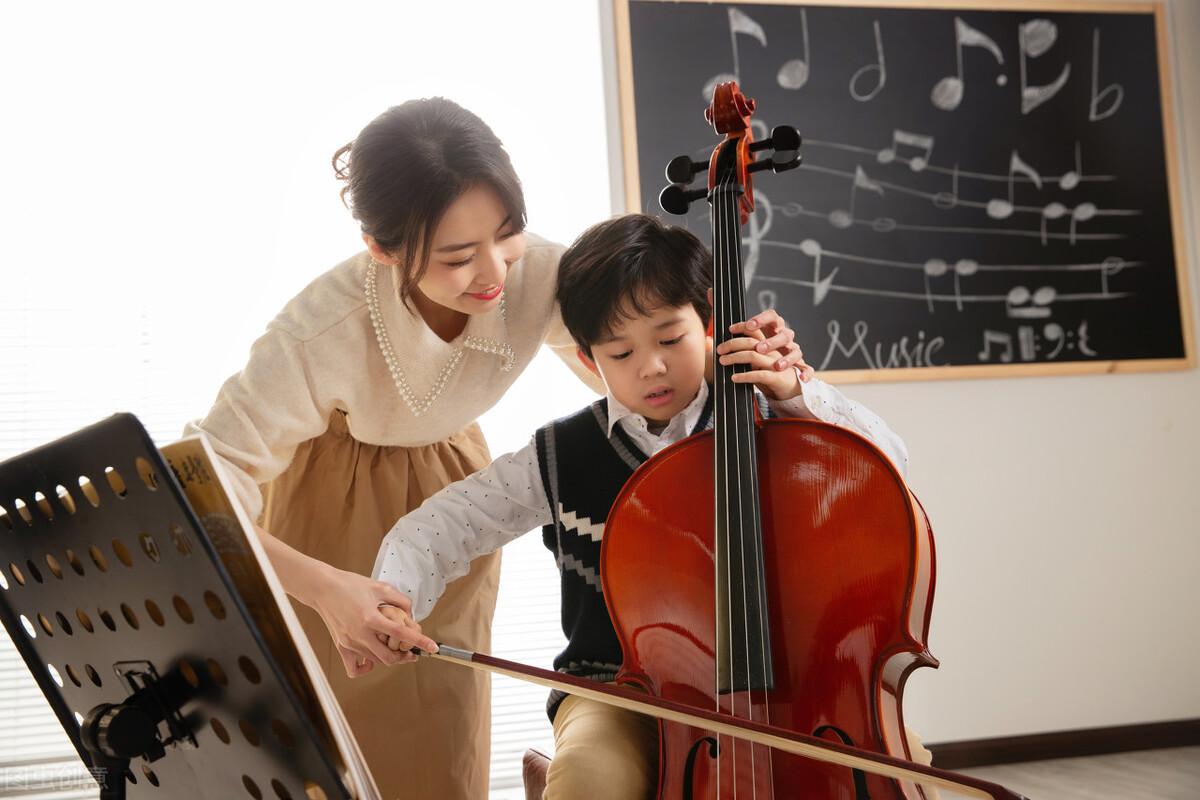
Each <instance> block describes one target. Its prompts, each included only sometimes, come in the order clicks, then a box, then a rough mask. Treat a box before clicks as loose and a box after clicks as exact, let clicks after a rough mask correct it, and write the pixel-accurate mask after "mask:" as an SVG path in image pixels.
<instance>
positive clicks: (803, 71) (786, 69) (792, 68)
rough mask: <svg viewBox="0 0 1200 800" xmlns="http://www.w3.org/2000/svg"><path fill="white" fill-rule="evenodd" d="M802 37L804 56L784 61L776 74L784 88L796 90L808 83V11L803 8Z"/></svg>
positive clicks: (801, 13)
mask: <svg viewBox="0 0 1200 800" xmlns="http://www.w3.org/2000/svg"><path fill="white" fill-rule="evenodd" d="M800 37H801V40H802V41H803V42H804V57H803V58H793V59H791V60H789V61H785V62H783V66H781V67H780V68H779V74H778V75H776V76H775V80H776V81H778V82H779V85H780V86H782V87H783V88H784V89H792V90H796V89H800V88H801V87H803V86H804V84H806V83H808V75H809V68H808V63H809V62H808V13H807V12H806V11H805V10H804V9H803V8H802V9H800Z"/></svg>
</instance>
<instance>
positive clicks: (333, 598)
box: [311, 568, 437, 678]
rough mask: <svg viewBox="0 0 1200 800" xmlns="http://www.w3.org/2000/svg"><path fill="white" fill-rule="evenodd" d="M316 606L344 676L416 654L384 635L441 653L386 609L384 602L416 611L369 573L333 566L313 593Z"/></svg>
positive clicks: (414, 626)
mask: <svg viewBox="0 0 1200 800" xmlns="http://www.w3.org/2000/svg"><path fill="white" fill-rule="evenodd" d="M312 601H313V602H312V603H311V605H312V607H313V609H314V610H315V611H316V612H317V613H318V614H320V615H321V619H322V620H323V621H324V623H325V627H327V628H328V629H329V635H330V636H332V637H333V641H334V644H335V645H336V646H337V649H338V653H339V655H341V657H342V664H343V666H345V668H346V674H347V675H349V676H350V677H351V678H357V677H359V676H360V675H365V674H367V673H368V672H370V671H371V670H372V669H373V668H374V667H375V664H377V663H378V664H399V663H402V662H405V661H411V660H413V659H415V658H416V656H414V655H412V654H411V653H398V652H395V651H394V650H390V649H388V647H387V645H386V644H385V643H384V642H383V641H380V636H383V637H385V639H386V637H392V638H393V639H396V640H398V641H401V642H405V643H407V644H408V646H409V647H419V648H421V649H422V650H425V651H427V652H431V653H433V652H437V643H436V642H434V641H433V640H432V639H430V638H429V637H428V636H425V635H424V634H422V633H421V626H419V625H417V623H415V622H412V621H411V619H410V622H409V623H408V624H404V623H402V622H395V621H393V620H392V619H390V618H389V617H388V616H387V615H386V614H384V613H383V609H382V608H380V604H381V603H386V604H388V605H390V606H394V607H396V608H398V609H401V610H403V611H404V612H405V614H406V615H407V614H410V613H411V611H412V603H411V602H410V601H409V599H408V598H407V597H405V596H404V594H403V593H401V592H400V591H399V590H398V589H396V587H394V586H392V585H391V584H388V583H384V582H383V581H376V580H372V579H371V578H368V577H366V576H365V575H359V574H357V573H355V572H347V571H345V570H340V569H332V568H331V570H330V572H329V574H328V575H327V576H326V578H325V580H324V581H323V584H322V586H321V587H320V588H319V589H318V590H317V591H316V592H314V593H313V595H312Z"/></svg>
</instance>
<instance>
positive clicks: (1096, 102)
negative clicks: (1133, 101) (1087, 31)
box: [1088, 28, 1125, 122]
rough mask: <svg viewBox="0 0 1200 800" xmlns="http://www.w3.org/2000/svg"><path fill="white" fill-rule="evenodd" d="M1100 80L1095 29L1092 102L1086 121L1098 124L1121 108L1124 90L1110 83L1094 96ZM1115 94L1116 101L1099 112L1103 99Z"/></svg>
mask: <svg viewBox="0 0 1200 800" xmlns="http://www.w3.org/2000/svg"><path fill="white" fill-rule="evenodd" d="M1099 80H1100V29H1099V28H1097V29H1096V30H1094V31H1093V32H1092V100H1091V104H1090V105H1089V106H1088V119H1089V120H1090V121H1092V122H1099V121H1100V120H1102V119H1107V118H1108V117H1111V116H1112V115H1113V114H1115V113H1117V109H1118V108H1120V107H1121V101H1122V100H1124V99H1125V90H1124V89H1123V88H1121V85H1120V84H1119V83H1110V84H1109V85H1108V86H1105V87H1104V91H1103V92H1100V94H1096V87H1097V85H1098V83H1099ZM1110 92H1112V93H1115V94H1116V99H1115V100H1113V103H1112V105H1111V106H1109V107H1108V108H1107V109H1105V110H1104V111H1103V112H1102V111H1100V110H1099V109H1100V104H1101V103H1102V102H1104V98H1105V97H1107V96H1108V95H1109V93H1110Z"/></svg>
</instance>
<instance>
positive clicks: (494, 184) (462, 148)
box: [333, 97, 525, 302]
mask: <svg viewBox="0 0 1200 800" xmlns="http://www.w3.org/2000/svg"><path fill="white" fill-rule="evenodd" d="M333 171H334V173H335V174H336V175H337V177H338V179H339V180H343V181H345V182H346V186H344V187H343V188H342V202H343V203H346V205H347V207H348V208H349V209H350V212H351V213H352V214H353V215H354V218H355V219H356V220H358V221H359V223H360V225H361V226H362V231H363V233H366V234H369V235H370V236H371V237H373V238H374V239H375V241H376V242H378V243H379V246H380V247H381V248H383V249H384V250H385V251H387V252H388V254H390V255H392V256H395V257H397V258H398V259H399V261H400V268H399V269H397V270H396V285H397V287H398V290H399V295H400V299H401V300H402V301H404V302H408V298H409V297H410V296H411V294H412V291H413V288H414V287H415V286H416V285H417V283H419V282H420V280H421V278H422V277H424V275H425V270H426V268H427V266H428V262H429V251H430V248H431V246H432V244H433V242H432V241H431V240H432V236H433V230H434V228H435V227H436V225H437V223H438V221H439V220H440V219H441V218H442V215H443V214H444V213H446V209H447V208H449V207H450V205H451V204H452V203H453V202H454V201H455V200H457V199H458V197H459V196H460V195H461V194H462V193H463V192H465V191H467V190H468V189H471V188H472V187H475V186H479V185H481V184H482V185H487V186H490V187H491V188H492V189H494V190H495V191H496V194H498V195H499V196H500V200H501V202H502V203H503V204H504V206H505V208H506V209H507V210H508V213H509V217H510V219H511V221H512V226H513V229H514V230H516V231H521V230H524V229H525V196H524V194H523V193H522V192H521V182H520V180H519V179H518V178H517V174H516V172H514V171H513V167H512V162H511V161H509V159H508V153H506V152H504V147H503V145H502V144H501V143H500V140H499V139H498V138H496V134H494V133H492V129H491V128H489V127H488V126H487V124H486V123H485V122H484V121H483V120H481V119H480V118H479V117H477V116H475V115H474V114H472V113H471V112H470V111H467V110H466V109H465V108H463V107H462V106H460V105H458V104H457V103H453V102H451V101H449V100H447V99H445V98H443V97H430V98H425V99H421V100H409V101H408V102H407V103H403V104H401V105H398V106H393V107H392V108H389V109H388V110H387V111H385V112H383V113H382V114H380V115H379V116H378V117H376V118H375V119H373V120H371V122H370V124H368V125H367V127H365V128H363V129H362V131H361V132H359V134H358V136H356V137H355V138H354V141H352V142H350V143H349V144H347V145H346V146H344V147H342V148H340V149H339V150H338V151H337V152H336V153H334V154H333ZM418 248H419V251H418Z"/></svg>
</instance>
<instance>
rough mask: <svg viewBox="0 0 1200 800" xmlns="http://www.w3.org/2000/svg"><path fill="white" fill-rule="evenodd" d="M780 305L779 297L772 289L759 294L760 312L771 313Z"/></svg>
mask: <svg viewBox="0 0 1200 800" xmlns="http://www.w3.org/2000/svg"><path fill="white" fill-rule="evenodd" d="M778 303H779V296H778V295H776V294H775V292H774V291H772V290H770V289H763V290H762V291H760V292H759V293H758V310H759V311H769V310H771V309H772V308H775V306H776V305H777V304H778Z"/></svg>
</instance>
